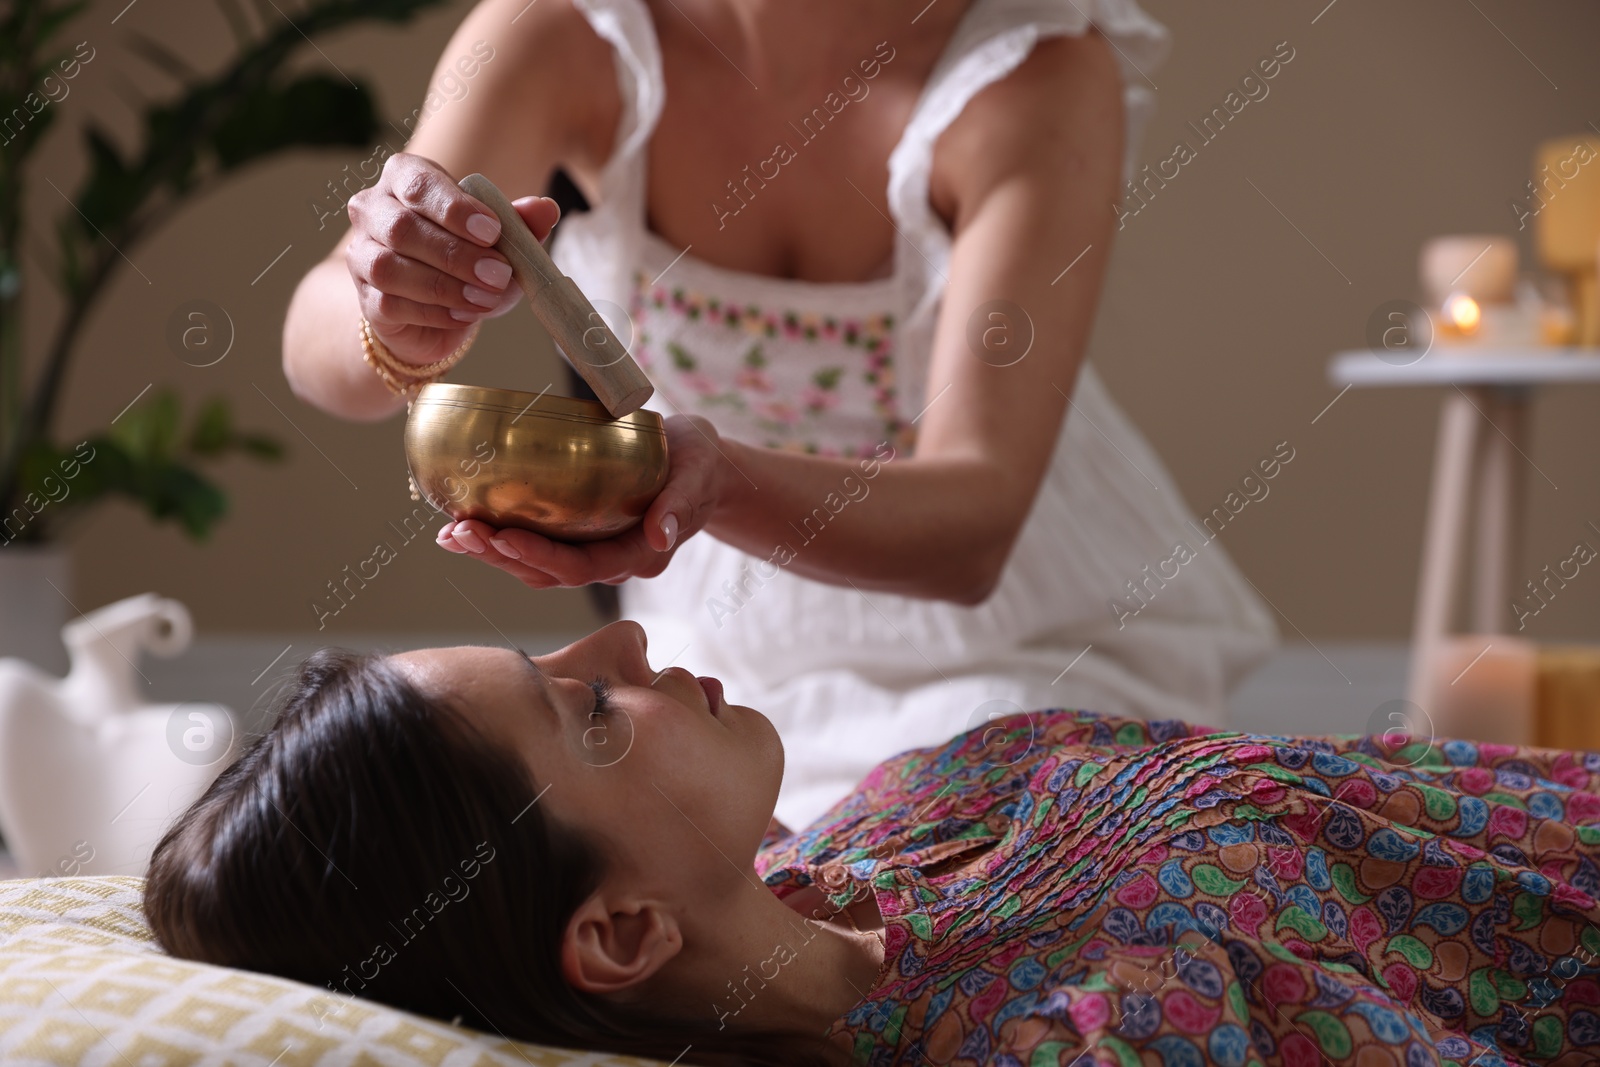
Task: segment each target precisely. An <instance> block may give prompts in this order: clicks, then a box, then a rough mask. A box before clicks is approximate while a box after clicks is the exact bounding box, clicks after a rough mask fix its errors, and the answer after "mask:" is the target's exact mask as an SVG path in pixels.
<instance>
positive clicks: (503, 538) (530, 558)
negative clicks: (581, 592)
mask: <svg viewBox="0 0 1600 1067" xmlns="http://www.w3.org/2000/svg"><path fill="white" fill-rule="evenodd" d="M438 539H439V544H440V547H442V548H444V549H446V550H448V551H451V552H455V553H457V554H461V555H471V556H472V557H473V558H475V559H480V560H482V561H483V562H485V563H488V564H489V565H491V566H493V567H498V568H499V569H501V570H503V571H506V572H508V573H510V574H513V575H516V576H517V577H518V578H519V579H521V580H522V581H524V582H525V583H527V584H529V585H536V586H537V587H538V588H547V587H549V586H552V585H560V586H567V587H574V586H582V585H589V584H590V583H593V582H606V583H610V584H615V583H617V582H621V581H625V580H626V579H628V578H630V577H633V576H635V575H639V576H642V577H651V576H654V575H656V574H659V573H660V572H661V570H662V569H663V568H664V567H665V566H666V564H667V561H668V560H669V558H670V557H669V556H666V555H663V554H662V553H659V552H657V551H656V550H655V549H654V548H652V547H651V546H650V545H649V544H647V543H646V542H645V539H644V536H643V534H642V532H641V531H640V529H639V527H635V528H634V529H632V530H630V531H628V532H627V533H625V534H621V535H619V536H617V537H612V538H608V539H606V540H603V541H593V542H589V543H587V544H565V543H563V542H560V541H552V540H550V539H549V538H547V537H541V536H539V535H538V534H536V533H532V532H530V531H528V530H519V529H512V528H508V529H501V530H496V529H495V528H493V527H491V526H489V525H487V524H486V523H482V522H478V521H476V520H474V519H466V520H463V521H461V522H456V523H450V524H447V525H446V526H445V527H444V528H443V529H441V530H440V531H439V538H438Z"/></svg>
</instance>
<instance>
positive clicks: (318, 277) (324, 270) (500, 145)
mask: <svg viewBox="0 0 1600 1067" xmlns="http://www.w3.org/2000/svg"><path fill="white" fill-rule="evenodd" d="M513 20H515V22H513ZM486 57H487V58H486ZM463 64H464V65H465V66H463ZM464 69H471V70H473V71H474V73H473V75H472V77H471V78H470V79H465V78H463V77H462V74H463V71H464ZM452 73H454V76H455V78H456V79H457V82H458V83H460V82H464V83H465V84H466V86H467V89H466V92H465V94H464V95H461V96H459V97H457V98H454V99H450V98H441V99H443V103H442V106H439V107H437V109H436V110H431V111H430V110H429V109H428V108H426V107H425V108H424V109H423V115H422V121H421V122H420V123H419V124H418V126H417V130H416V133H415V134H414V135H413V136H412V137H411V140H410V141H409V142H408V143H407V145H406V147H405V151H404V153H401V154H397V155H394V156H391V157H389V159H388V160H386V162H385V164H384V170H383V173H382V175H381V176H380V178H379V180H378V181H377V182H376V183H375V184H374V185H373V186H372V187H370V188H367V189H364V190H362V191H361V192H359V193H357V194H356V195H355V196H353V197H351V200H350V204H349V214H350V218H351V222H352V225H351V227H350V229H348V230H347V231H346V232H345V234H344V235H343V236H342V237H341V238H340V239H339V241H338V243H337V244H336V245H335V246H334V248H333V250H332V251H331V252H329V254H328V256H327V257H326V258H325V259H323V260H322V261H321V262H320V263H318V264H317V265H316V266H314V267H312V268H311V270H310V271H308V272H307V273H306V276H305V277H304V278H303V279H302V280H301V282H300V285H299V287H298V288H297V289H296V290H295V294H294V298H293V299H292V301H291V302H290V305H289V311H288V315H287V317H286V319H285V322H284V331H283V370H284V374H285V376H286V377H287V378H288V380H289V384H290V387H291V388H292V389H293V390H294V392H295V394H296V395H297V396H299V397H300V398H301V399H302V400H304V401H306V402H307V403H310V404H313V405H315V406H316V407H319V408H322V409H323V410H325V411H327V412H330V413H331V414H335V415H341V416H344V417H345V418H351V419H379V418H383V417H385V416H387V415H391V414H393V413H394V412H396V411H397V410H399V409H400V408H401V407H402V406H403V403H402V401H401V400H400V399H399V398H398V397H396V396H394V395H393V394H392V393H390V392H389V390H388V389H387V388H386V387H385V386H384V385H383V383H382V382H381V381H380V380H379V379H378V376H377V375H376V374H375V373H374V372H373V370H372V368H370V367H368V366H367V365H366V364H365V363H364V362H363V361H362V358H361V345H360V341H359V339H358V335H357V325H358V323H359V322H360V319H361V317H362V316H363V315H365V316H366V317H367V319H368V320H369V321H371V323H372V324H373V329H374V331H375V332H376V333H377V335H378V338H379V340H381V341H382V342H383V343H384V345H385V346H386V347H387V348H389V350H390V351H392V352H393V353H394V354H395V356H396V357H397V358H399V359H400V360H402V361H404V362H408V363H413V364H424V363H428V362H431V361H433V360H436V359H439V358H442V357H443V356H445V355H447V354H449V353H450V352H451V351H453V350H454V349H455V348H456V347H457V346H459V345H460V344H461V343H462V341H463V340H464V339H465V337H466V335H467V330H468V329H469V328H470V327H471V325H472V324H473V323H474V322H476V321H479V320H481V319H483V318H485V317H491V316H494V315H500V314H504V313H505V312H506V311H508V310H510V309H511V307H513V306H514V305H515V303H516V300H517V296H518V289H517V287H516V286H515V285H511V284H508V283H509V281H510V273H509V271H510V267H509V264H507V263H506V261H505V257H504V256H501V255H500V254H499V253H498V252H495V251H492V250H491V248H490V246H492V245H493V244H494V242H495V239H496V237H497V236H498V221H497V220H495V219H494V216H493V213H492V212H488V211H487V209H485V208H484V206H483V205H482V204H480V203H478V202H477V201H476V200H475V199H473V198H472V197H469V196H467V195H466V194H465V193H463V192H461V191H460V189H459V188H457V187H456V186H455V184H454V183H455V181H456V180H458V179H460V178H462V177H464V176H465V175H467V174H469V173H472V172H473V171H481V172H482V173H484V174H486V175H488V177H489V178H490V180H492V181H494V182H495V183H496V184H497V185H499V186H500V187H501V188H502V189H504V190H505V191H506V193H507V194H508V195H509V196H512V197H517V198H520V197H522V196H523V195H524V194H527V193H537V192H542V191H543V190H544V188H545V187H546V185H547V184H548V182H549V180H550V176H551V174H552V173H553V172H554V170H555V168H556V167H557V166H562V165H567V164H569V163H573V162H575V161H576V162H579V163H586V162H587V159H586V156H587V155H588V154H589V153H590V152H592V151H593V148H594V146H595V145H596V144H603V145H606V146H608V145H609V141H607V140H605V139H604V138H606V137H608V136H609V134H610V131H611V130H612V129H613V128H614V123H615V117H614V114H612V115H609V118H610V122H609V124H608V122H607V119H608V108H612V109H614V108H615V107H617V106H619V105H617V104H616V92H615V80H614V72H613V70H612V67H611V61H610V54H609V51H607V50H606V48H605V45H604V43H603V42H601V41H600V40H599V38H597V37H596V36H595V35H594V33H593V32H592V31H591V30H590V29H589V27H588V25H587V24H586V23H585V22H584V20H583V18H582V16H581V15H580V14H578V13H577V12H576V11H574V10H573V9H572V7H571V5H570V3H569V2H567V0H545V2H544V3H541V4H537V5H534V6H532V7H529V6H528V5H527V3H526V0H483V2H482V3H480V4H479V5H478V6H477V7H476V8H474V9H473V11H472V13H471V14H469V15H468V16H467V18H466V20H465V21H463V22H462V24H461V26H460V27H459V28H458V29H457V31H456V33H455V34H454V35H453V36H452V38H451V40H450V43H449V44H448V45H447V46H446V48H445V50H444V52H443V53H442V55H441V56H440V59H439V63H438V65H437V67H436V68H435V70H434V73H433V77H432V79H431V80H430V82H429V85H430V87H432V86H437V85H439V84H440V82H441V79H444V78H446V77H448V76H450V75H451V74H452ZM517 206H518V209H519V210H520V211H521V213H522V215H523V218H524V219H525V220H526V221H527V222H528V224H529V225H530V226H532V227H533V229H534V232H535V234H536V235H538V236H539V237H540V238H541V239H542V238H543V237H544V236H546V235H547V234H548V233H549V230H550V228H551V226H553V225H554V223H555V220H556V214H557V212H556V209H555V205H554V203H553V202H551V201H548V200H539V199H518V200H517ZM474 216H486V219H483V220H480V221H478V222H474V221H473V219H474ZM486 223H492V224H493V225H492V226H486ZM496 264H498V266H496Z"/></svg>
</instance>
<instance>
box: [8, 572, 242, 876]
mask: <svg viewBox="0 0 1600 1067" xmlns="http://www.w3.org/2000/svg"><path fill="white" fill-rule="evenodd" d="M193 633H194V628H193V624H192V622H191V621H190V619H189V613H188V611H187V610H185V609H184V606H183V605H182V604H180V603H178V602H177V601H176V600H165V599H162V598H161V597H158V596H156V595H154V594H150V593H147V594H145V595H143V596H136V597H129V598H128V599H126V600H121V601H118V602H117V603H115V604H109V605H107V606H106V607H103V608H100V609H99V610H97V611H92V612H90V613H89V614H87V615H85V616H83V617H82V618H80V619H76V620H74V621H72V622H70V623H68V624H67V625H66V626H65V627H63V628H62V630H61V634H60V637H61V640H62V642H63V643H64V644H65V645H66V647H67V648H68V650H69V651H70V652H71V656H72V669H71V670H70V671H69V672H68V674H67V676H66V677H65V678H55V677H52V676H50V675H48V674H45V673H43V672H41V671H39V670H37V669H36V668H35V667H34V666H33V665H32V664H30V663H27V662H26V661H23V660H19V659H11V658H6V659H0V832H3V833H4V834H5V841H6V846H7V848H8V850H9V851H10V853H11V860H12V862H13V863H15V865H16V867H17V872H18V873H19V874H22V875H26V876H30V877H31V876H38V877H46V876H62V875H78V874H143V873H144V871H145V867H146V865H147V864H148V863H149V860H150V852H151V850H152V849H153V848H154V847H155V844H156V841H157V840H159V839H160V836H161V834H162V833H163V832H164V831H165V829H166V826H167V824H168V823H169V822H170V821H171V820H172V819H173V818H174V817H175V816H176V815H177V814H178V813H179V812H181V811H183V810H184V809H185V808H187V807H188V806H189V804H190V803H192V802H193V801H194V799H195V798H196V797H198V796H199V795H200V793H201V791H202V790H204V789H205V787H206V786H207V785H209V784H210V783H211V780H212V779H213V778H215V777H216V776H217V774H218V773H219V772H220V771H221V770H222V768H223V767H225V766H227V762H228V758H229V757H230V756H232V755H234V754H236V745H235V744H234V741H235V729H234V720H233V716H232V713H231V712H229V710H228V709H227V708H225V707H222V706H220V705H217V704H209V703H203V702H188V703H178V704H160V703H150V702H149V701H147V700H145V699H144V697H143V695H142V693H141V690H143V689H144V688H145V683H146V681H147V679H145V678H144V676H143V673H142V672H141V671H140V669H139V662H140V660H141V659H142V658H143V657H144V655H145V654H146V653H154V654H155V655H158V656H165V657H171V656H175V655H177V654H178V653H179V652H182V651H183V650H184V649H185V648H187V647H188V645H189V640H190V638H191V637H192V635H193Z"/></svg>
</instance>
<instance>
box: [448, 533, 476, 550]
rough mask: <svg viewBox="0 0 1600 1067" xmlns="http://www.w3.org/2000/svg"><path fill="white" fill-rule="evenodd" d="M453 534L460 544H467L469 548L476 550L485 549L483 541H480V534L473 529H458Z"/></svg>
mask: <svg viewBox="0 0 1600 1067" xmlns="http://www.w3.org/2000/svg"><path fill="white" fill-rule="evenodd" d="M451 536H453V537H454V538H455V539H456V542H457V543H458V544H463V545H466V546H467V548H469V549H471V550H472V551H474V552H482V551H483V542H482V541H480V540H479V539H478V535H477V534H475V533H473V532H472V531H471V530H462V529H457V530H456V532H455V533H454V534H452V535H451Z"/></svg>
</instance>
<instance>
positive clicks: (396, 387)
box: [361, 316, 483, 404]
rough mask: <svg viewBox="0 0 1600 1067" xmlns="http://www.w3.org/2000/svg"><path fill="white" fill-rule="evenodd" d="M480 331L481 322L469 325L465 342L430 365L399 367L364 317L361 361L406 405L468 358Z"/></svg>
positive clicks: (406, 364)
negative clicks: (417, 394)
mask: <svg viewBox="0 0 1600 1067" xmlns="http://www.w3.org/2000/svg"><path fill="white" fill-rule="evenodd" d="M482 328H483V320H482V319H480V320H478V321H477V322H475V323H473V324H472V327H471V329H469V330H468V331H467V339H466V340H465V341H462V342H461V345H460V346H459V347H458V348H457V349H456V350H455V351H454V352H451V353H450V354H449V355H448V356H445V357H444V358H443V359H437V360H434V361H433V362H432V363H423V364H420V365H418V364H411V363H402V362H401V361H400V360H398V359H396V358H395V355H394V353H393V352H390V351H389V349H388V348H387V347H385V345H384V343H383V342H382V341H380V340H378V335H377V334H375V333H374V332H373V330H372V323H370V322H368V321H367V319H366V317H365V316H363V317H362V319H361V358H362V359H363V360H365V361H366V363H367V366H369V367H371V368H372V369H373V371H374V372H376V373H377V375H378V377H379V378H380V379H382V381H383V384H384V385H385V386H387V387H388V389H389V391H390V392H391V393H393V394H395V395H396V396H403V397H405V398H406V401H407V403H408V404H409V402H410V401H411V399H412V398H413V397H414V396H415V395H416V393H417V391H418V390H419V389H421V388H422V387H423V386H424V385H427V384H428V383H429V382H432V381H435V380H437V379H439V378H440V377H442V376H443V375H444V373H445V372H446V371H448V370H449V369H450V368H451V367H454V366H455V365H456V364H457V363H460V362H461V357H463V356H465V355H466V354H467V349H469V348H471V347H472V342H474V341H476V340H477V339H478V331H479V330H480V329H482Z"/></svg>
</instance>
